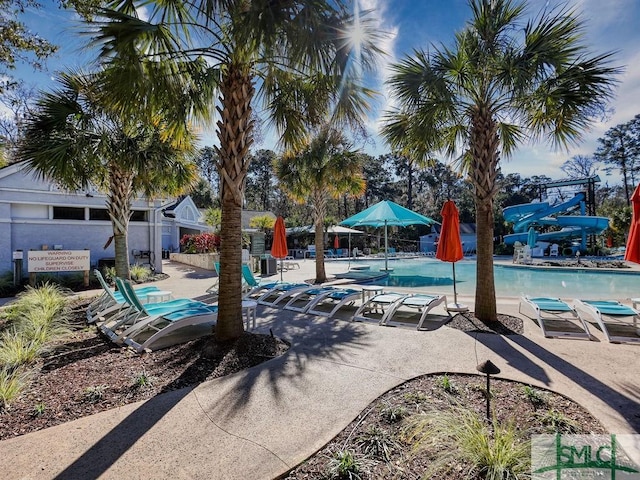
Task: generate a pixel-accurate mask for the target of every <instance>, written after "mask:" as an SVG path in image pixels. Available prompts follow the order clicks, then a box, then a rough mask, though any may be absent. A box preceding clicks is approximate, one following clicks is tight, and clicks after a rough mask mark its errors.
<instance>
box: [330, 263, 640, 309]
mask: <svg viewBox="0 0 640 480" xmlns="http://www.w3.org/2000/svg"><path fill="white" fill-rule="evenodd" d="M340 263H345V270H346V262H340ZM364 263H366V264H367V265H370V266H371V270H373V271H378V270H380V268H382V267H384V260H381V261H378V260H371V259H367V260H366V262H364ZM352 265H354V263H353V262H352ZM356 265H357V263H356ZM389 268H393V272H391V274H390V275H389V277H388V278H386V281H385V279H383V280H376V282H375V283H376V284H377V285H387V286H390V287H394V286H395V287H405V288H420V289H424V290H426V291H430V292H434V293H443V294H446V295H453V275H452V269H451V263H447V262H441V261H440V260H436V259H431V258H418V259H402V260H394V261H392V262H389ZM494 272H495V286H496V295H497V296H500V297H518V296H520V295H534V296H551V297H561V298H589V299H607V298H611V299H625V298H630V297H640V272H635V271H632V270H626V269H621V270H620V272H617V271H616V272H611V271H610V270H608V271H602V270H597V269H593V268H591V269H573V268H544V267H535V268H531V267H526V266H520V265H518V266H515V265H514V266H512V265H499V264H496V265H494ZM475 288H476V262H475V261H474V260H466V259H464V260H461V261H459V262H457V263H456V290H457V292H458V294H460V295H475Z"/></svg>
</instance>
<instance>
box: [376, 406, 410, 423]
mask: <svg viewBox="0 0 640 480" xmlns="http://www.w3.org/2000/svg"><path fill="white" fill-rule="evenodd" d="M380 415H381V416H382V418H383V419H384V420H385V421H387V422H388V423H397V422H399V421H400V420H402V419H403V418H404V417H406V416H407V409H406V408H404V407H402V406H392V405H389V406H388V407H385V408H383V409H382V411H381V412H380Z"/></svg>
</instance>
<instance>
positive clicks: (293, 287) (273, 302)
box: [258, 283, 311, 307]
mask: <svg viewBox="0 0 640 480" xmlns="http://www.w3.org/2000/svg"><path fill="white" fill-rule="evenodd" d="M310 286H311V285H309V284H308V283H278V284H276V285H275V286H274V287H273V288H272V289H270V290H267V291H266V292H264V293H263V294H262V295H260V296H259V297H258V303H259V304H260V305H267V306H269V307H275V306H277V305H278V304H279V303H280V302H282V301H284V300H285V299H290V298H291V297H292V296H293V295H297V294H299V293H301V292H303V291H304V290H306V289H308V288H309V287H310Z"/></svg>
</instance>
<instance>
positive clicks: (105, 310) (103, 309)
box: [87, 269, 160, 323]
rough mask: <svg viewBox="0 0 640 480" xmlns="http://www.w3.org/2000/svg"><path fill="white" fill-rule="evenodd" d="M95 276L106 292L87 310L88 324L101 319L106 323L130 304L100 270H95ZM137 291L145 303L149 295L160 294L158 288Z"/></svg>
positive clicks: (145, 288)
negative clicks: (108, 283)
mask: <svg viewBox="0 0 640 480" xmlns="http://www.w3.org/2000/svg"><path fill="white" fill-rule="evenodd" d="M93 274H94V275H95V277H96V278H97V279H98V281H99V282H100V285H101V286H102V289H103V290H104V291H103V292H102V294H101V295H100V296H99V297H97V298H96V299H95V300H93V301H92V302H91V303H90V304H89V307H88V308H87V322H88V323H96V322H97V321H98V320H100V319H102V321H104V319H106V318H108V317H110V316H112V315H115V314H117V313H119V312H120V311H121V310H122V309H123V308H127V307H129V304H128V303H127V301H126V299H125V298H124V296H123V295H122V293H121V292H119V291H117V292H116V291H113V290H111V288H110V287H109V285H107V282H106V281H105V279H104V277H103V276H102V274H101V273H100V271H99V270H97V269H96V270H94V271H93ZM135 291H136V294H137V295H138V298H140V299H141V300H142V301H143V302H144V301H145V300H146V297H147V294H148V293H153V292H158V291H160V289H159V288H158V287H156V286H148V287H141V288H137V289H135Z"/></svg>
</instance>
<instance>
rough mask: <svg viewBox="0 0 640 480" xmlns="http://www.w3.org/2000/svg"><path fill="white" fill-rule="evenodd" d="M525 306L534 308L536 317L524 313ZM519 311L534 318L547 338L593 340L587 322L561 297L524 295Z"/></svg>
mask: <svg viewBox="0 0 640 480" xmlns="http://www.w3.org/2000/svg"><path fill="white" fill-rule="evenodd" d="M523 306H528V307H530V308H531V309H533V313H534V314H535V317H531V316H529V315H527V314H526V313H523V312H522V307H523ZM518 312H519V313H522V314H523V315H527V316H528V317H529V318H534V319H535V320H536V322H538V326H539V327H540V329H541V330H542V334H543V335H544V336H545V337H547V338H553V337H574V338H586V339H587V340H591V334H590V333H589V326H588V324H587V322H585V321H584V320H583V319H582V318H581V317H580V315H578V312H577V311H576V309H575V308H574V307H572V306H571V305H569V304H568V303H567V302H564V301H562V300H560V299H559V298H549V297H530V296H528V295H526V296H523V297H521V298H520V305H519V306H518ZM576 320H577V322H576Z"/></svg>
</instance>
